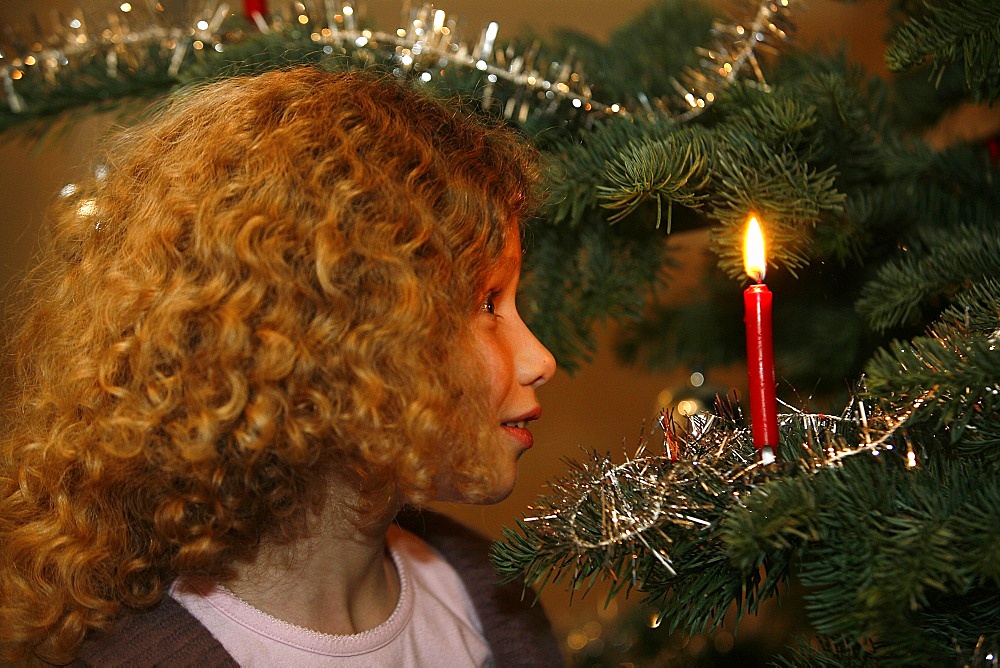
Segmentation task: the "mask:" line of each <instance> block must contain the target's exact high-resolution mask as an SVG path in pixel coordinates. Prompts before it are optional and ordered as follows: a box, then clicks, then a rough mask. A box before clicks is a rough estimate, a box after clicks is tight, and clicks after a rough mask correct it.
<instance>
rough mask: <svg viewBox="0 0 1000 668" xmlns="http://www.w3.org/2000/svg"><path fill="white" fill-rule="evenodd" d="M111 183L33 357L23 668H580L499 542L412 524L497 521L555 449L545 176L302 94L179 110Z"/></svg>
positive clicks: (373, 86) (53, 301)
mask: <svg viewBox="0 0 1000 668" xmlns="http://www.w3.org/2000/svg"><path fill="white" fill-rule="evenodd" d="M107 161H108V162H107V167H108V169H107V172H106V176H104V178H101V179H98V180H95V181H94V182H93V183H91V184H89V185H88V186H86V187H84V188H83V189H82V190H81V191H80V194H79V195H78V197H77V198H75V199H74V200H73V201H72V202H68V201H67V202H66V203H64V205H63V207H62V211H60V212H59V215H58V216H57V220H56V225H55V228H54V230H53V239H52V241H51V243H50V244H49V248H48V250H47V251H46V255H44V257H43V258H42V262H41V263H40V264H39V267H38V268H37V269H36V270H35V272H34V274H33V276H32V277H31V278H30V281H29V282H30V284H31V285H32V286H33V289H34V291H33V294H32V301H31V307H30V309H29V311H28V313H27V314H26V315H25V317H24V318H23V321H22V322H21V323H20V326H19V329H18V331H17V334H16V336H15V337H14V340H13V347H12V350H13V353H14V355H15V357H16V364H17V370H16V378H15V382H14V383H13V384H12V385H13V387H15V388H16V396H14V397H12V398H11V400H10V401H9V402H8V406H9V409H8V410H7V412H6V419H5V423H4V433H3V437H2V438H3V440H2V443H0V649H2V651H3V655H2V656H3V658H6V659H7V660H19V659H23V658H25V657H31V656H35V657H41V658H43V659H44V660H47V661H52V662H65V661H67V660H71V659H73V658H74V657H75V658H76V659H77V660H78V661H80V662H82V663H85V664H96V665H112V664H133V665H134V664H158V663H167V664H169V663H175V664H195V663H198V664H202V665H219V664H226V663H230V664H231V663H233V662H236V663H239V664H242V665H249V664H253V663H259V664H267V665H296V666H304V665H330V664H336V665H485V664H499V665H510V664H538V665H552V664H557V663H559V655H558V650H557V648H556V646H555V643H554V641H553V639H552V637H551V634H550V632H549V628H548V625H547V622H546V621H545V620H544V616H543V614H542V613H541V612H540V610H539V609H538V608H529V607H527V606H526V605H525V604H523V603H522V593H523V592H522V589H521V587H520V585H518V584H513V585H510V586H507V587H500V586H497V585H496V583H495V577H494V576H493V575H492V573H491V572H490V571H489V568H488V564H487V561H486V553H487V550H488V544H487V543H485V542H484V541H483V540H482V539H480V538H477V537H475V536H474V535H473V534H471V533H470V532H469V531H468V530H465V529H463V528H461V527H459V526H458V525H456V524H454V523H453V522H450V521H448V520H446V519H445V518H443V517H441V516H438V515H435V514H433V513H430V512H429V511H425V512H413V511H408V510H403V511H402V512H401V509H403V508H404V507H413V506H419V505H420V504H423V503H425V502H427V501H430V500H435V499H438V500H454V501H463V502H471V503H482V502H494V501H498V500H500V499H502V498H504V497H505V496H506V495H507V494H509V493H510V491H511V489H512V487H513V485H514V481H515V477H516V467H517V462H518V459H519V458H520V456H521V455H522V454H524V452H525V451H526V450H528V449H529V448H530V447H531V445H532V435H531V432H530V430H529V428H528V426H529V423H530V422H531V421H532V420H535V419H536V418H538V417H539V416H540V408H539V404H538V402H537V400H536V397H535V390H536V388H538V387H539V386H540V385H542V384H543V383H545V382H546V381H547V380H548V379H549V378H550V377H551V376H552V374H553V373H554V371H555V363H554V361H553V359H552V356H551V355H550V354H549V352H548V351H547V350H546V349H545V348H544V347H543V346H542V345H541V344H540V343H539V342H538V341H537V340H536V339H535V338H534V336H532V334H531V333H530V332H529V331H528V329H527V328H526V327H525V325H524V323H523V322H522V321H521V319H520V317H519V315H518V313H517V310H516V307H515V293H516V289H517V283H518V276H519V271H520V256H521V250H520V248H521V247H520V243H521V242H520V225H521V224H522V223H523V222H524V221H525V219H526V217H527V216H528V215H529V214H530V211H531V206H532V183H533V179H534V177H535V175H536V165H535V162H534V156H533V154H532V153H531V152H530V151H529V150H528V149H527V148H525V147H524V146H523V145H522V144H521V143H520V142H518V141H517V140H516V139H515V138H514V137H513V136H512V134H511V133H510V132H509V131H506V130H504V129H501V128H490V127H485V126H483V125H481V124H478V123H477V122H474V121H472V120H470V119H469V118H468V117H466V116H463V115H460V114H457V113H454V112H452V111H449V110H448V109H447V108H445V107H444V106H441V105H439V104H437V103H435V102H433V101H430V100H429V99H426V98H424V97H422V96H420V95H418V94H416V93H414V92H411V91H409V90H407V89H406V88H405V87H404V85H403V84H400V83H398V82H397V81H395V80H383V79H378V78H374V77H372V76H370V75H366V74H358V73H353V74H330V73H326V72H323V71H321V70H318V69H296V70H292V71H283V72H274V73H269V74H264V75H261V76H258V77H251V78H233V79H230V80H226V81H223V82H218V83H214V84H211V85H208V86H203V87H201V88H200V89H198V90H194V91H190V92H186V93H183V94H181V95H179V96H175V98H174V99H172V100H171V101H170V102H169V103H168V104H167V105H166V107H165V108H164V109H162V110H161V111H160V113H158V114H157V115H156V116H155V117H154V118H152V119H151V120H148V121H146V122H145V123H143V124H142V125H141V126H139V127H137V128H133V129H131V130H128V131H126V132H125V133H124V134H123V135H122V136H121V138H120V140H119V141H118V142H117V143H116V144H115V145H114V146H113V147H112V150H111V151H110V152H109V154H108V157H107ZM529 600H530V598H529Z"/></svg>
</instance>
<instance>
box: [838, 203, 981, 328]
mask: <svg viewBox="0 0 1000 668" xmlns="http://www.w3.org/2000/svg"><path fill="white" fill-rule="evenodd" d="M998 223H1000V220H997V221H996V222H995V223H994V224H992V225H990V226H988V227H987V226H979V227H971V226H967V225H962V226H959V227H958V228H957V229H944V230H925V231H923V232H922V234H920V235H919V236H917V237H915V239H914V241H915V242H916V243H918V244H920V246H922V247H923V248H926V249H928V250H924V252H920V251H921V250H923V248H919V247H918V248H917V249H915V251H914V252H912V253H909V254H906V255H904V256H902V257H900V258H898V259H896V260H894V261H892V262H889V263H887V264H886V265H885V266H883V267H882V268H881V269H880V270H879V272H878V274H877V275H876V277H875V280H874V281H873V282H872V283H870V284H869V285H867V286H865V288H864V289H863V290H862V292H861V296H860V298H859V299H858V302H857V308H858V311H859V312H860V313H862V314H863V315H864V316H865V317H866V318H867V319H868V321H869V323H870V324H871V325H872V327H875V328H876V329H880V330H883V331H884V330H886V329H888V328H890V327H893V326H898V325H913V324H915V323H921V322H926V321H927V318H925V317H923V314H922V308H927V307H928V306H930V305H931V304H932V303H933V302H935V301H937V302H938V303H939V304H940V303H942V302H944V303H947V302H948V301H951V300H953V299H955V298H956V297H957V296H958V295H959V294H961V293H963V292H965V291H966V290H968V289H969V288H970V287H971V286H975V285H977V284H982V283H984V282H986V281H987V280H988V279H989V278H990V277H992V276H997V275H1000V236H998V234H997V233H998V231H1000V224H998Z"/></svg>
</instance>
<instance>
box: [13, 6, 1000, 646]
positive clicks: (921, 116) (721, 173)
mask: <svg viewBox="0 0 1000 668" xmlns="http://www.w3.org/2000/svg"><path fill="white" fill-rule="evenodd" d="M210 5H211V3H206V5H205V7H204V8H202V10H203V11H202V12H201V13H200V14H198V15H197V16H183V17H177V16H166V15H165V14H164V15H161V14H163V12H165V10H163V9H162V8H160V9H156V8H152V9H149V12H150V16H149V17H145V18H143V17H137V16H134V15H132V16H129V17H126V18H127V19H128V20H130V21H131V23H128V21H126V20H125V19H121V20H118V21H116V22H113V23H112V25H110V26H109V27H108V28H107V30H106V31H105V33H104V34H105V35H108V37H107V39H106V40H105V41H103V42H97V43H95V42H94V41H93V40H91V41H90V42H80V41H79V40H78V37H79V35H78V34H77V33H75V32H74V31H85V30H86V27H85V26H83V25H82V24H81V25H76V24H74V23H73V22H72V21H70V22H67V23H65V24H61V25H60V26H59V27H58V29H57V30H54V31H53V32H52V33H51V34H50V35H47V36H46V38H45V39H37V40H33V39H28V40H23V39H21V40H20V41H19V40H18V39H15V38H14V37H9V36H8V37H6V38H5V39H7V40H8V41H9V42H10V43H9V44H8V43H5V44H3V48H2V49H0V52H2V53H4V54H10V53H17V54H19V56H18V57H17V58H16V59H14V60H11V59H10V58H7V59H6V60H4V61H0V67H2V71H0V78H2V79H3V81H4V88H3V102H4V104H0V129H2V130H4V131H7V132H29V133H32V132H34V133H38V132H45V131H47V130H49V129H50V128H51V127H53V123H54V122H55V121H59V120H61V119H64V118H65V112H66V111H67V110H75V109H79V108H81V107H83V106H86V107H88V108H91V109H93V108H99V109H105V108H107V107H108V106H110V105H122V104H124V105H127V104H128V103H130V102H133V101H135V100H137V99H140V100H143V99H147V98H149V97H153V96H157V95H161V94H163V93H164V92H166V91H169V90H174V89H176V88H178V87H181V86H183V85H185V84H187V83H190V82H194V81H199V80H203V79H205V78H208V77H213V76H220V75H225V74H233V73H245V72H249V71H259V70H263V69H268V68H273V67H281V66H285V65H288V64H290V63H294V62H314V63H316V64H318V65H319V66H322V67H328V68H344V67H359V66H364V67H377V68H384V69H386V70H387V71H391V72H394V73H395V74H396V75H397V76H399V77H401V78H403V79H406V80H408V81H410V82H412V84H413V85H415V86H420V87H423V88H425V89H427V90H428V91H430V92H432V93H434V94H438V95H442V96H447V97H454V96H459V97H461V98H462V99H463V100H464V102H465V103H466V104H467V105H468V107H469V108H470V110H471V111H472V112H473V113H481V114H485V115H490V116H495V117H497V118H499V119H501V120H502V121H503V122H507V123H510V124H512V125H515V126H517V127H519V128H521V130H522V131H523V132H524V134H525V136H526V137H528V138H529V139H530V140H531V141H533V142H534V143H535V144H536V146H538V148H539V149H540V150H541V151H542V153H543V156H544V158H545V164H546V170H547V183H546V188H547V194H548V202H547V205H546V207H545V208H544V210H543V212H542V214H541V216H540V217H539V219H538V220H537V221H535V224H534V225H533V226H532V230H531V233H530V239H529V244H528V245H529V249H530V252H529V255H528V257H527V265H526V273H527V277H526V283H525V288H526V289H525V294H524V303H523V311H524V312H525V315H526V318H527V319H529V320H530V324H531V326H532V328H533V329H534V330H535V331H536V332H537V333H538V334H539V336H540V338H541V339H542V340H543V341H544V342H545V343H546V345H548V346H549V348H550V349H551V350H553V352H554V353H555V354H556V355H557V357H558V358H559V361H560V363H561V365H562V366H564V367H568V368H573V367H574V365H577V364H579V363H580V362H581V361H583V360H586V359H588V357H589V356H590V355H592V354H593V351H594V345H595V344H594V334H593V332H594V329H595V326H596V325H598V324H600V323H603V322H607V321H609V320H613V321H616V322H618V323H622V324H623V327H622V329H623V331H625V332H626V334H625V336H624V337H623V338H622V340H621V341H620V342H619V350H620V352H621V354H622V355H623V357H626V358H628V359H633V360H639V361H642V362H643V363H645V364H648V365H651V366H656V365H672V364H676V363H677V362H679V361H687V362H689V363H691V362H697V363H698V364H699V365H703V366H706V367H709V366H713V365H717V364H728V363H732V362H734V361H742V359H743V355H744V352H745V348H744V343H745V342H744V333H743V331H742V327H741V326H739V324H738V323H739V321H740V319H741V313H740V312H739V308H738V307H739V301H738V297H736V294H737V293H736V291H737V290H738V289H739V288H740V287H741V283H745V282H746V281H745V278H744V270H743V268H742V262H741V254H740V248H741V244H742V234H743V227H744V225H745V223H746V220H747V218H748V216H749V215H750V214H754V215H756V216H757V217H758V218H759V219H760V220H761V221H762V222H763V226H764V230H765V236H766V238H767V241H768V249H769V255H768V265H769V267H768V268H769V270H770V271H769V277H768V282H769V284H770V285H771V287H772V289H773V290H774V292H775V294H776V295H777V297H776V299H777V300H779V301H780V304H781V308H780V309H778V308H776V311H775V322H774V331H775V341H774V347H775V352H776V355H777V358H776V362H775V364H776V366H777V367H778V368H779V369H780V370H781V377H782V379H783V381H782V382H783V390H782V394H783V395H784V394H786V393H788V395H789V396H788V397H787V403H784V404H783V409H782V414H781V418H780V436H781V439H780V444H779V446H778V455H779V461H778V462H777V463H775V464H770V465H764V464H762V463H761V462H760V461H759V457H758V453H757V451H756V449H755V446H754V444H753V443H752V439H751V436H750V430H749V427H750V425H749V424H748V420H747V418H746V416H745V415H744V407H742V406H741V405H740V402H739V401H738V400H734V399H732V398H721V399H719V401H718V402H717V404H716V406H715V407H714V409H713V410H712V411H710V412H708V413H703V414H697V415H693V416H690V417H681V418H677V419H675V418H674V415H673V413H672V412H671V410H670V408H671V407H669V406H668V407H665V412H664V415H663V419H662V421H661V423H660V424H659V425H655V426H653V427H652V428H650V429H648V430H647V432H648V433H647V435H646V437H645V438H644V440H643V443H642V444H641V447H640V448H639V449H638V450H637V451H636V452H635V453H634V454H631V453H630V456H629V457H628V458H627V460H626V461H624V462H621V463H615V462H613V461H612V460H611V458H610V456H606V455H604V454H601V453H594V456H593V457H592V458H591V459H590V460H588V461H585V462H581V463H577V464H574V465H573V466H572V467H571V469H570V470H569V471H568V473H567V474H566V475H565V476H564V477H563V478H562V479H560V480H558V481H556V482H555V483H554V484H553V490H552V493H551V494H548V495H546V496H545V497H543V498H540V499H539V501H538V502H537V504H536V505H535V507H533V508H532V509H530V510H529V511H528V512H527V513H526V517H525V519H524V520H523V521H521V522H519V523H518V527H517V529H516V530H511V531H509V532H508V533H507V534H506V536H505V539H504V541H502V542H501V543H499V544H498V545H497V547H496V549H495V554H494V558H495V564H496V565H497V567H498V569H499V570H500V571H501V572H502V573H504V574H507V575H518V574H523V575H525V576H527V579H528V580H529V582H530V583H531V584H535V585H538V586H544V585H546V583H549V582H551V581H557V582H559V583H560V584H561V585H563V586H567V585H568V586H573V587H583V588H586V587H587V586H589V585H590V584H591V583H593V582H594V581H600V580H608V581H610V582H612V591H613V592H620V591H625V590H631V589H635V590H638V591H641V592H642V593H643V594H644V595H645V596H646V597H647V599H648V602H649V604H650V606H652V609H653V610H654V611H655V612H656V614H657V615H658V617H659V618H660V619H662V624H660V628H658V629H656V632H657V633H660V634H662V635H663V636H664V637H665V636H666V635H667V634H668V633H669V632H670V631H672V630H683V631H685V632H688V633H699V632H704V631H708V630H711V629H713V628H715V627H716V626H717V625H718V624H720V623H722V621H723V619H724V616H725V613H726V611H727V610H731V609H733V608H734V607H735V609H736V611H737V616H738V617H739V616H743V615H745V614H747V613H751V614H752V613H754V612H756V611H757V610H758V609H759V607H760V606H761V604H762V603H764V602H765V601H768V600H770V599H772V598H773V597H775V596H776V595H777V593H778V592H780V591H782V589H783V587H785V586H786V585H787V584H788V583H789V582H790V581H794V582H796V583H798V586H801V588H802V591H803V594H802V596H803V599H804V606H805V608H806V611H807V614H808V619H809V622H810V624H811V626H812V628H813V629H814V630H815V635H814V636H813V638H812V642H811V643H808V642H805V641H803V642H802V643H801V644H800V645H799V646H796V647H793V648H790V650H789V652H788V653H786V654H785V657H784V659H783V660H785V661H786V662H788V663H789V664H797V665H845V664H847V665H867V664H872V665H874V664H876V663H877V664H878V665H896V664H905V665H915V664H926V665H944V664H950V663H968V664H988V663H992V662H995V660H996V659H995V657H996V656H997V654H998V652H1000V621H998V620H1000V474H998V473H997V470H996V469H994V468H993V466H996V465H997V464H998V463H1000V455H998V453H1000V418H998V416H997V414H996V413H995V412H994V409H995V407H996V406H997V402H998V398H997V397H998V396H1000V351H998V349H997V347H998V345H1000V281H998V279H997V278H996V277H997V276H1000V241H998V240H1000V172H998V168H997V156H996V151H995V150H994V149H995V147H996V144H995V143H989V142H975V143H956V144H952V145H949V146H946V147H934V146H932V145H930V144H928V143H927V142H926V141H924V140H922V139H921V133H923V132H924V131H925V130H926V129H927V128H929V127H932V126H933V125H934V124H935V123H936V122H938V120H939V119H940V118H941V117H942V116H943V115H944V114H945V113H946V112H947V111H948V110H949V109H951V108H953V107H954V106H955V105H957V104H960V103H963V102H972V103H979V104H991V103H993V102H995V101H996V99H997V97H998V95H1000V7H998V6H997V4H996V2H995V0H971V1H964V2H959V1H958V0H951V1H945V0H942V1H940V2H935V3H917V2H912V1H910V0H900V1H899V2H897V3H896V4H895V5H894V16H895V18H896V19H897V20H898V25H897V28H896V30H895V32H894V34H893V36H892V42H891V46H890V49H889V51H888V53H887V60H888V62H889V63H890V65H891V66H892V67H893V68H894V69H896V70H898V71H900V72H905V73H907V75H906V76H900V77H899V78H898V79H897V80H895V81H894V82H893V83H892V84H891V85H890V83H888V82H886V81H882V80H879V79H874V78H870V77H868V76H866V75H865V74H864V72H863V71H862V70H860V69H859V68H857V67H856V66H854V65H852V64H851V63H849V62H847V61H846V59H845V58H843V57H841V56H837V55H815V54H807V53H796V52H794V51H793V50H792V49H789V48H784V44H783V43H784V37H785V34H786V33H787V32H789V31H791V30H793V28H794V14H793V12H794V11H795V3H794V2H792V0H781V1H777V2H749V3H736V7H735V8H734V15H733V18H726V19H715V20H713V17H714V14H715V12H714V10H712V9H711V8H710V7H708V6H700V5H698V4H695V3H687V2H682V1H681V0H664V1H663V2H661V3H659V4H656V5H655V6H653V7H651V8H650V9H649V10H648V11H647V12H646V13H644V14H643V15H642V16H640V17H638V18H637V19H636V20H634V21H632V22H630V23H629V24H627V25H624V26H622V27H621V28H620V29H619V30H617V31H616V32H615V33H614V34H612V36H611V38H610V39H609V40H608V42H607V43H598V42H596V41H594V40H592V39H588V38H585V37H583V36H581V35H576V34H572V33H563V34H558V35H556V36H554V37H550V38H544V39H543V38H538V37H537V36H527V37H525V38H524V39H520V40H511V41H510V42H505V43H495V41H494V40H495V33H491V30H490V28H487V29H486V30H484V31H483V32H482V34H480V35H479V37H478V39H472V40H469V41H467V42H463V41H461V40H459V39H458V38H457V34H458V30H457V28H458V26H457V24H455V22H454V21H453V19H451V18H449V17H448V16H447V15H446V14H444V13H443V12H440V10H434V9H432V8H430V7H419V8H416V9H414V10H413V12H412V13H411V15H410V22H409V23H408V24H407V25H405V26H403V27H402V28H400V29H399V30H397V31H396V32H391V31H384V32H380V31H379V30H377V29H376V28H375V27H368V26H365V25H363V24H361V23H357V22H356V21H355V19H354V18H353V16H354V14H353V13H352V12H351V11H345V10H346V9H347V8H351V7H353V6H352V5H351V4H350V3H339V2H334V1H333V0H329V1H328V2H324V3H313V4H308V5H307V4H305V3H288V4H287V6H285V5H282V6H281V7H272V8H271V9H272V13H271V14H270V15H269V16H267V17H264V16H258V17H256V20H255V21H247V20H246V18H247V17H242V16H235V17H234V16H229V15H226V14H225V13H224V12H222V13H220V12H212V11H209V9H210V8H211V7H210ZM314 5H315V6H314ZM156 7H161V6H160V5H157V6H156ZM123 11H124V10H123ZM157 12H160V14H157ZM250 18H255V17H250ZM189 24H190V25H189ZM74 26H75V27H74ZM91 32H93V31H91ZM12 34H13V33H12ZM116 37H117V38H120V39H115V38H116ZM84 43H86V44H87V45H86V46H85V47H84V46H81V44H84ZM74 44H75V45H76V46H72V45H74ZM637 44H641V45H643V46H642V48H637V47H636V45H637ZM128 109H129V107H128V106H126V107H125V110H126V111H127V110H128ZM991 151H992V152H991ZM68 196H72V195H71V194H70V195H68ZM694 229H705V230H708V231H709V235H710V239H711V246H712V249H713V251H714V252H715V253H716V255H717V258H718V262H717V265H716V266H715V267H713V268H712V270H711V271H710V272H709V274H708V275H706V276H705V277H704V283H703V298H702V299H700V300H698V301H697V302H696V303H693V304H690V305H687V306H683V307H678V306H676V305H674V304H671V303H669V302H668V301H667V300H665V299H664V298H663V297H664V295H665V294H666V292H667V289H668V287H669V286H668V284H667V282H666V278H665V273H664V269H665V267H668V266H669V265H670V263H671V262H672V257H671V243H670V240H671V235H672V234H674V233H676V232H678V231H682V230H694ZM844 387H849V388H850V391H844V390H843V389H842V388H844ZM799 388H807V391H808V392H809V393H815V394H816V396H815V397H814V399H813V402H812V403H813V404H815V405H813V406H806V405H804V402H803V401H801V400H800V399H798V395H797V394H796V391H797V390H798V389H799ZM634 427H635V426H633V425H623V427H622V431H623V433H625V432H631V431H632V430H633V428H634Z"/></svg>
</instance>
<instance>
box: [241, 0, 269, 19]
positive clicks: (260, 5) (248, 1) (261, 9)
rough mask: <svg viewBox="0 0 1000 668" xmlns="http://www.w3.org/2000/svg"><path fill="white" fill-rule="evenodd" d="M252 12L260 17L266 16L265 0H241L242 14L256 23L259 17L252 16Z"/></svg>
mask: <svg viewBox="0 0 1000 668" xmlns="http://www.w3.org/2000/svg"><path fill="white" fill-rule="evenodd" d="M254 14H256V15H258V16H259V17H260V19H264V18H267V0H243V16H245V17H247V20H249V21H252V22H253V23H257V22H258V21H259V20H260V19H257V18H254Z"/></svg>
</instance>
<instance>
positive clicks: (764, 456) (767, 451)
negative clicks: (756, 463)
mask: <svg viewBox="0 0 1000 668" xmlns="http://www.w3.org/2000/svg"><path fill="white" fill-rule="evenodd" d="M775 459H776V457H775V456H774V449H773V448H771V446H770V445H765V446H764V447H763V448H761V449H760V463H761V464H773V463H774V460H775Z"/></svg>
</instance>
